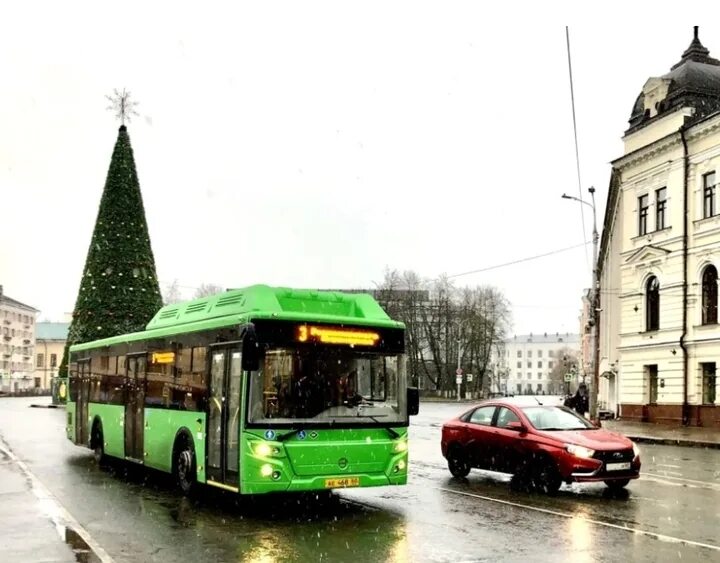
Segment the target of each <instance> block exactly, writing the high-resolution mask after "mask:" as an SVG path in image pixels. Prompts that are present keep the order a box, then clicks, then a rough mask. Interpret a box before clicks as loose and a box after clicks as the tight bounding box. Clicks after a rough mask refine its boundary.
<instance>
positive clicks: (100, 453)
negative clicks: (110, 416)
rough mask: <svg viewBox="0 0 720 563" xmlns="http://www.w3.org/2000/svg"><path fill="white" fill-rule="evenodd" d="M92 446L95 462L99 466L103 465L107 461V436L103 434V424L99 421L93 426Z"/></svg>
mask: <svg viewBox="0 0 720 563" xmlns="http://www.w3.org/2000/svg"><path fill="white" fill-rule="evenodd" d="M90 447H91V448H92V450H93V457H94V458H95V463H97V464H98V466H101V465H103V464H104V462H105V437H104V436H103V430H102V425H101V424H100V423H99V422H98V423H95V425H94V426H93V429H92V434H91V439H90Z"/></svg>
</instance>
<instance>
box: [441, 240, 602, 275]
mask: <svg viewBox="0 0 720 563" xmlns="http://www.w3.org/2000/svg"><path fill="white" fill-rule="evenodd" d="M588 244H590V241H586V242H583V243H581V244H576V245H574V246H568V247H566V248H560V249H558V250H553V251H551V252H545V253H544V254H536V255H535V256H528V257H527V258H520V259H518V260H513V261H512V262H505V263H503V264H497V265H495V266H488V267H487V268H480V269H479V270H471V271H469V272H463V273H461V274H453V275H451V276H446V277H447V278H448V279H450V278H459V277H460V276H468V275H470V274H478V273H480V272H487V271H488V270H497V269H498V268H504V267H505V266H512V265H514V264H520V263H522V262H529V261H530V260H537V259H538V258H545V257H546V256H552V255H553V254H560V253H561V252H567V251H568V250H572V249H574V248H580V247H581V246H587V245H588Z"/></svg>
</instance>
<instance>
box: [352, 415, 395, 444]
mask: <svg viewBox="0 0 720 563" xmlns="http://www.w3.org/2000/svg"><path fill="white" fill-rule="evenodd" d="M358 416H363V417H365V418H369V419H370V420H372V421H373V422H377V423H378V424H381V422H380V421H379V420H378V419H377V418H375V417H374V416H370V415H369V414H360V409H358ZM382 428H383V430H386V431H387V433H388V434H390V437H391V438H393V439H395V438H399V437H400V434H398V433H397V432H395V430H393V429H392V428H390V427H389V426H383V427H382Z"/></svg>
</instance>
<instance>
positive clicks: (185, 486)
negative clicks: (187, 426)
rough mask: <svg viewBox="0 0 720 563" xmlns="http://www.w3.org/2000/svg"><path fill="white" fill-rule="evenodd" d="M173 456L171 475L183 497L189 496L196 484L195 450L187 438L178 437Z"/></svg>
mask: <svg viewBox="0 0 720 563" xmlns="http://www.w3.org/2000/svg"><path fill="white" fill-rule="evenodd" d="M174 452H175V453H174V455H173V460H174V462H173V473H174V474H175V482H176V483H177V485H178V487H180V490H181V491H182V492H183V494H184V495H189V494H190V493H191V492H192V490H193V488H194V487H195V483H196V467H195V448H194V447H193V445H192V440H191V439H190V438H188V437H187V436H184V435H182V436H179V437H178V438H177V440H176V441H175V448H174Z"/></svg>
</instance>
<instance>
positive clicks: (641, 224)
mask: <svg viewBox="0 0 720 563" xmlns="http://www.w3.org/2000/svg"><path fill="white" fill-rule="evenodd" d="M643 204H644V205H643ZM649 209H650V197H649V196H648V194H643V195H641V196H638V236H643V235H646V234H648V211H649Z"/></svg>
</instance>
